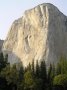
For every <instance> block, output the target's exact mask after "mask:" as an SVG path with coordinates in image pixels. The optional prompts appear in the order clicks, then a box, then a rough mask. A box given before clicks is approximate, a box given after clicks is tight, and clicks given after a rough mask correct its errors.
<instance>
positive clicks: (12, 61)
mask: <svg viewBox="0 0 67 90" xmlns="http://www.w3.org/2000/svg"><path fill="white" fill-rule="evenodd" d="M3 54H4V55H5V54H8V62H9V63H10V65H13V64H16V65H17V64H20V65H22V62H21V60H20V58H19V57H18V56H17V55H16V54H15V53H13V52H11V51H7V50H4V51H3Z"/></svg>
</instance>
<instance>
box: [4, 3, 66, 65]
mask: <svg viewBox="0 0 67 90" xmlns="http://www.w3.org/2000/svg"><path fill="white" fill-rule="evenodd" d="M3 51H6V52H7V53H8V55H9V61H10V62H12V63H14V62H13V61H15V62H17V60H18V59H20V60H21V61H22V62H23V64H24V66H27V65H28V63H29V62H30V63H31V62H32V60H34V62H36V60H38V61H39V62H40V61H41V60H45V61H46V64H47V65H49V63H50V62H51V63H53V62H54V63H56V62H57V60H59V58H60V57H61V56H65V57H66V56H67V17H66V16H64V15H63V14H62V13H61V12H60V11H59V10H58V9H57V8H56V7H55V6H53V5H52V4H48V3H46V4H41V5H38V6H37V7H35V8H33V9H31V10H28V11H25V13H24V15H23V16H22V17H21V18H19V19H18V20H15V21H14V23H13V24H12V26H11V29H10V31H9V33H8V35H7V38H6V40H5V41H4V44H3Z"/></svg>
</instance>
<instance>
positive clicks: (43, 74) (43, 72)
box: [40, 60, 47, 90]
mask: <svg viewBox="0 0 67 90" xmlns="http://www.w3.org/2000/svg"><path fill="white" fill-rule="evenodd" d="M40 78H41V79H42V89H43V90H45V88H46V84H47V72H46V65H45V61H44V60H42V61H41V64H40Z"/></svg>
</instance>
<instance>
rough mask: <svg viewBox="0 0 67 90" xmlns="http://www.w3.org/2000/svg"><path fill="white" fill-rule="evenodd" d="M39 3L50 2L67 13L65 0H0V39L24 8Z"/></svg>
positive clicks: (3, 37) (66, 0)
mask: <svg viewBox="0 0 67 90" xmlns="http://www.w3.org/2000/svg"><path fill="white" fill-rule="evenodd" d="M41 3H52V4H54V5H55V6H57V7H58V9H59V10H60V11H61V12H63V13H64V14H65V15H67V0H0V39H5V37H6V35H7V33H8V30H9V29H10V26H11V24H12V23H13V21H14V20H15V19H18V18H19V17H21V16H22V15H23V13H24V11H25V10H28V9H30V8H33V7H35V6H36V5H38V4H41Z"/></svg>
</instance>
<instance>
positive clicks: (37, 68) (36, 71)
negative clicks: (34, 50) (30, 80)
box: [35, 60, 40, 78]
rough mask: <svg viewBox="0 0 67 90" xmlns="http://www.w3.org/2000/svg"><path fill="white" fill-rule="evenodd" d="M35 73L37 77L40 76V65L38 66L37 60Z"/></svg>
mask: <svg viewBox="0 0 67 90" xmlns="http://www.w3.org/2000/svg"><path fill="white" fill-rule="evenodd" d="M35 75H36V77H37V78H40V67H39V63H38V60H37V61H36V68H35Z"/></svg>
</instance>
